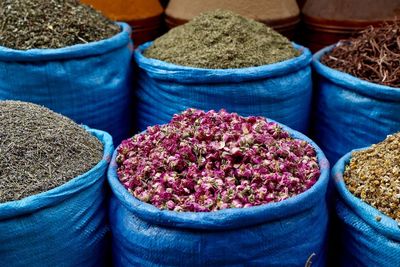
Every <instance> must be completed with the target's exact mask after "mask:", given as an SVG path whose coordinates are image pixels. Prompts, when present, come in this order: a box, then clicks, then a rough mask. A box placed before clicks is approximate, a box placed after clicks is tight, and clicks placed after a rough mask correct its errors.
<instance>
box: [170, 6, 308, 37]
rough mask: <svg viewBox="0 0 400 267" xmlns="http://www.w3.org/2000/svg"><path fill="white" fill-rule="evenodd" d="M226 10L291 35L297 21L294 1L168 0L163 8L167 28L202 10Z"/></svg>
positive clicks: (298, 15)
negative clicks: (164, 8)
mask: <svg viewBox="0 0 400 267" xmlns="http://www.w3.org/2000/svg"><path fill="white" fill-rule="evenodd" d="M214 9H227V10H231V11H233V12H236V13H238V14H240V15H242V16H245V17H248V18H252V19H255V20H257V21H260V22H263V23H265V24H266V25H268V26H271V27H272V28H274V29H275V30H277V31H279V32H281V33H282V34H284V35H286V36H287V37H289V38H293V37H294V35H295V32H296V29H297V26H298V24H299V22H300V10H299V7H298V5H297V3H296V1H295V0H252V1H248V0H219V1H215V0H191V1H187V0H171V1H170V2H169V4H168V6H167V9H166V10H165V15H166V16H165V21H166V23H167V26H168V27H169V28H173V27H176V26H178V25H181V24H184V23H186V22H187V21H189V20H191V19H192V18H193V17H195V16H197V15H199V14H200V13H202V12H205V11H209V10H214Z"/></svg>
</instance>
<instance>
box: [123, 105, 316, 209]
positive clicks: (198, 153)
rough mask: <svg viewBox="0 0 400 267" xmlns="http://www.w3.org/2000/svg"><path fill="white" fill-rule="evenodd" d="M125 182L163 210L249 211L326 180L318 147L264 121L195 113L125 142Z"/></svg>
mask: <svg viewBox="0 0 400 267" xmlns="http://www.w3.org/2000/svg"><path fill="white" fill-rule="evenodd" d="M116 161H117V164H118V177H119V179H120V181H121V183H122V184H123V185H124V186H125V187H126V188H127V189H128V190H129V192H130V193H131V194H132V195H133V196H135V197H136V198H137V199H139V200H141V201H143V202H146V203H150V204H152V205H154V206H156V207H157V208H159V209H167V210H172V211H192V212H209V211H216V210H222V209H227V208H246V207H251V206H258V205H262V204H267V203H271V202H279V201H282V200H284V199H287V198H290V197H293V196H296V195H298V194H301V193H303V192H304V191H306V190H307V189H309V188H310V187H312V186H313V185H314V184H315V183H316V181H317V180H318V177H319V175H320V169H319V166H318V160H317V156H316V152H315V150H314V148H313V147H312V146H311V145H310V144H309V143H307V142H306V141H303V140H299V139H294V138H292V137H291V136H290V134H289V133H288V132H286V131H284V130H283V129H282V128H281V127H280V126H279V125H278V124H276V123H274V122H268V121H267V120H266V119H265V118H262V117H248V118H245V117H241V116H239V115H238V114H236V113H228V112H226V111H225V110H221V111H219V112H215V111H209V112H204V111H201V110H196V109H188V110H186V111H185V112H183V113H181V114H179V115H175V116H174V117H173V119H172V121H171V122H170V123H168V124H166V125H162V126H154V127H149V128H148V129H147V131H146V132H144V133H141V134H137V135H135V136H134V137H132V138H130V139H128V140H125V141H123V142H122V144H121V145H120V146H119V148H118V155H117V159H116Z"/></svg>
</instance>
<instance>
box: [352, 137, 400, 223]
mask: <svg viewBox="0 0 400 267" xmlns="http://www.w3.org/2000/svg"><path fill="white" fill-rule="evenodd" d="M344 181H345V183H346V185H347V187H348V189H349V190H350V192H351V193H352V194H354V195H355V196H356V197H358V198H360V199H361V200H362V201H364V202H366V203H368V204H370V205H372V206H373V207H375V208H377V209H378V210H380V211H381V212H382V213H384V214H386V215H388V216H390V217H392V218H393V219H395V220H397V221H398V222H400V132H399V133H397V134H394V135H391V136H388V137H387V138H386V139H385V140H384V141H383V142H381V143H379V144H376V145H373V146H371V147H370V148H368V149H366V150H363V151H358V152H355V153H353V155H352V158H351V161H350V163H349V164H348V165H347V166H346V170H345V173H344Z"/></svg>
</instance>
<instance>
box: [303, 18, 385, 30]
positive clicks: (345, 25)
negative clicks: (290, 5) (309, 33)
mask: <svg viewBox="0 0 400 267" xmlns="http://www.w3.org/2000/svg"><path fill="white" fill-rule="evenodd" d="M390 20H391V19H390V18H388V19H386V21H390ZM303 21H304V23H305V24H306V25H307V26H309V27H312V28H320V29H324V30H325V29H332V30H334V29H337V30H345V31H346V30H350V31H353V30H358V29H362V28H365V27H367V26H369V25H379V24H381V23H382V22H384V21H385V19H383V20H357V19H355V20H333V19H324V18H319V17H311V16H308V15H305V14H303Z"/></svg>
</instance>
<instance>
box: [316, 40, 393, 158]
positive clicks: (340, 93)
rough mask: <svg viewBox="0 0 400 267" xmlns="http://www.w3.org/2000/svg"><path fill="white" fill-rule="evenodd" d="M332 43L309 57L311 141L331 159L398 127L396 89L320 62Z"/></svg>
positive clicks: (381, 136)
mask: <svg viewBox="0 0 400 267" xmlns="http://www.w3.org/2000/svg"><path fill="white" fill-rule="evenodd" d="M333 47H334V46H330V47H327V48H325V49H323V50H321V51H319V52H318V53H316V54H315V55H314V58H313V67H314V69H315V71H316V73H317V74H318V83H317V87H318V89H317V96H316V108H315V111H314V116H315V126H314V134H315V141H316V143H317V144H318V145H319V146H321V149H322V150H323V151H324V152H325V154H326V156H327V158H328V160H329V161H330V162H331V163H335V162H336V161H337V160H338V159H339V158H340V157H342V156H343V155H344V154H346V153H348V152H349V151H351V150H352V149H356V148H360V147H365V146H369V145H371V144H374V143H377V142H379V141H381V140H383V139H385V138H386V136H387V135H389V134H392V133H395V132H398V131H400V90H399V89H397V88H393V87H389V86H384V85H379V84H374V83H371V82H367V81H364V80H361V79H359V78H356V77H354V76H352V75H350V74H347V73H344V72H340V71H337V70H334V69H332V68H329V67H327V66H325V65H323V64H322V63H321V62H320V59H321V57H322V56H323V55H324V54H326V53H328V52H329V51H330V50H331V49H333Z"/></svg>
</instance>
